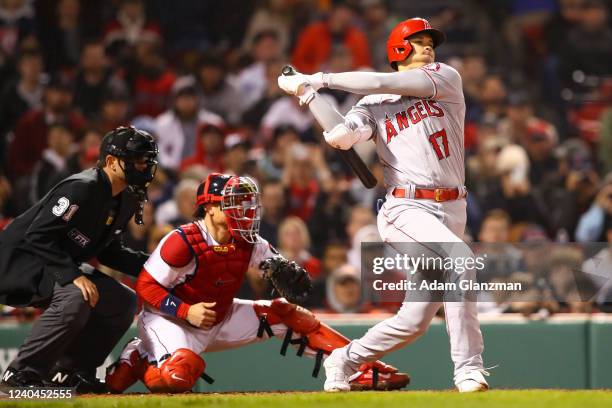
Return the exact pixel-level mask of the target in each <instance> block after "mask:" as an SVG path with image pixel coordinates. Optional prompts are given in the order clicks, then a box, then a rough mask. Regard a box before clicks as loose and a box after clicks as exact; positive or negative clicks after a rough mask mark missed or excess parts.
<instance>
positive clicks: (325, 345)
mask: <svg viewBox="0 0 612 408" xmlns="http://www.w3.org/2000/svg"><path fill="white" fill-rule="evenodd" d="M253 307H254V308H255V313H256V314H257V316H259V317H260V318H261V317H264V318H265V320H267V323H268V324H269V325H274V324H279V323H283V324H284V325H286V326H287V327H289V328H290V329H291V330H292V331H294V332H295V333H298V334H300V335H302V336H304V337H306V339H307V340H308V347H310V348H311V349H313V350H315V351H317V352H319V353H320V352H323V354H327V355H329V354H330V353H331V352H332V351H333V350H335V349H337V348H340V347H344V346H346V345H347V344H348V343H350V340H349V339H348V338H347V337H345V336H344V335H343V334H341V333H340V332H338V331H337V330H334V329H333V328H331V327H329V326H328V325H326V324H325V323H322V322H321V321H320V320H319V319H317V317H316V316H315V315H314V313H312V312H311V311H310V310H307V309H304V308H303V307H301V306H298V305H295V304H293V303H289V302H287V300H285V299H283V298H278V299H274V300H272V302H271V303H269V302H256V303H255V304H254V305H253ZM283 349H284V346H283ZM283 349H281V353H283ZM317 357H318V358H317V364H316V365H315V370H314V372H313V376H315V377H316V373H317V372H318V368H319V363H320V359H319V358H320V355H318V356H317ZM359 371H360V372H361V374H360V375H359V376H357V377H356V378H355V379H353V380H352V381H351V389H355V390H372V389H377V390H392V389H400V388H403V387H405V386H406V385H407V384H408V383H409V382H410V377H409V376H408V375H407V374H404V373H398V370H397V368H395V367H393V366H391V365H388V364H385V363H383V362H382V361H374V362H372V363H366V364H362V365H361V367H359Z"/></svg>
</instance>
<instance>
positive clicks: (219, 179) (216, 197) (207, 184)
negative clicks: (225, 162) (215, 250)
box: [195, 173, 261, 243]
mask: <svg viewBox="0 0 612 408" xmlns="http://www.w3.org/2000/svg"><path fill="white" fill-rule="evenodd" d="M259 196H260V193H259V188H258V187H257V183H256V182H255V181H254V180H253V179H252V178H250V177H238V176H230V175H227V174H221V173H211V174H209V175H208V177H207V178H206V180H204V181H203V182H202V183H201V184H200V186H199V187H198V191H197V198H196V205H197V207H198V208H197V210H196V213H195V216H196V217H203V216H204V215H205V214H204V211H203V205H204V204H208V203H213V204H214V203H218V204H220V206H221V210H222V211H223V213H224V214H225V215H226V217H227V226H228V229H229V232H230V234H231V235H232V237H234V238H235V239H241V240H244V241H246V242H250V243H255V242H257V239H258V235H257V234H258V233H259V223H260V220H261V204H260V200H259Z"/></svg>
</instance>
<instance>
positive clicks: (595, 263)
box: [580, 217, 612, 313]
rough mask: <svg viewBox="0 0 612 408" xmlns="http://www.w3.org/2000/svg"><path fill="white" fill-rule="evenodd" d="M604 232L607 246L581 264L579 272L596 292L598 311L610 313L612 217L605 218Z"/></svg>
mask: <svg viewBox="0 0 612 408" xmlns="http://www.w3.org/2000/svg"><path fill="white" fill-rule="evenodd" d="M605 231H606V232H605V236H606V242H607V243H608V245H606V246H604V247H603V248H602V249H601V250H600V251H599V252H597V253H596V254H595V255H594V256H593V257H592V258H590V259H587V260H586V261H585V262H583V264H582V267H581V268H580V270H581V271H583V272H584V274H585V275H586V277H587V278H588V279H589V280H590V281H591V283H592V285H593V287H594V288H595V290H596V293H595V295H594V296H593V300H594V302H595V304H596V305H597V307H598V308H599V310H601V311H603V312H606V313H610V312H612V217H608V218H607V220H606V226H605Z"/></svg>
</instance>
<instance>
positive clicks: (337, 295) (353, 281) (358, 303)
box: [325, 264, 364, 313]
mask: <svg viewBox="0 0 612 408" xmlns="http://www.w3.org/2000/svg"><path fill="white" fill-rule="evenodd" d="M360 275H361V274H360V273H359V269H358V268H356V267H355V266H353V265H350V264H344V265H342V266H340V267H339V268H338V269H336V270H334V271H333V272H332V273H331V275H330V276H329V277H328V278H327V291H326V299H325V300H326V302H325V303H326V304H327V309H328V310H326V312H330V313H363V312H364V310H363V309H362V297H361V276H360Z"/></svg>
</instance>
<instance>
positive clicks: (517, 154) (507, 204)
mask: <svg viewBox="0 0 612 408" xmlns="http://www.w3.org/2000/svg"><path fill="white" fill-rule="evenodd" d="M495 167H496V169H495V170H496V171H495V173H496V174H497V175H498V176H499V177H500V184H499V185H496V186H493V189H492V190H491V191H489V192H488V193H487V195H486V196H485V197H484V198H483V200H482V201H481V202H480V205H481V206H482V211H483V212H485V213H486V212H488V211H489V210H491V209H494V208H501V209H503V210H505V211H506V212H507V213H508V214H509V215H510V218H511V219H512V222H513V223H516V222H526V221H528V222H535V223H538V224H540V225H544V224H546V222H545V220H546V217H545V215H544V214H543V213H542V212H543V211H545V209H543V208H541V207H538V205H537V204H536V202H535V200H534V198H533V194H532V186H531V184H530V183H529V177H528V175H529V157H528V156H527V152H526V151H525V149H523V148H522V147H521V146H519V145H512V144H511V145H507V146H505V147H504V148H503V149H502V150H501V151H500V153H499V155H498V157H497V162H496V166H495Z"/></svg>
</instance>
